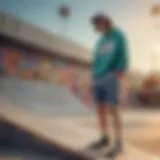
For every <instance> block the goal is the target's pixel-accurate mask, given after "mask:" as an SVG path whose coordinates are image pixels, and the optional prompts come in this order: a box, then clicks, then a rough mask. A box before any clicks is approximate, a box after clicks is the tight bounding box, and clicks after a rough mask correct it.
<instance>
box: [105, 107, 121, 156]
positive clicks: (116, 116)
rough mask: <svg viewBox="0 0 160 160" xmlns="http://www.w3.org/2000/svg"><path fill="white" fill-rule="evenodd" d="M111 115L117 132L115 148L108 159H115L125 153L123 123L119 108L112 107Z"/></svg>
mask: <svg viewBox="0 0 160 160" xmlns="http://www.w3.org/2000/svg"><path fill="white" fill-rule="evenodd" d="M109 112H110V115H111V117H112V119H113V129H114V132H115V137H114V139H115V146H114V148H112V149H111V151H109V152H108V153H107V154H106V156H107V157H115V156H117V155H118V154H119V153H120V152H122V151H123V142H122V140H123V138H122V122H121V117H120V113H119V110H118V108H116V107H115V106H111V108H110V109H109Z"/></svg>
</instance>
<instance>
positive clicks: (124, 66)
mask: <svg viewBox="0 0 160 160" xmlns="http://www.w3.org/2000/svg"><path fill="white" fill-rule="evenodd" d="M119 50H120V54H121V61H120V63H119V65H118V71H117V76H118V77H121V76H122V75H123V74H124V73H125V72H126V71H127V70H128V68H129V48H128V40H127V38H126V36H125V35H124V34H123V33H121V35H120V37H119Z"/></svg>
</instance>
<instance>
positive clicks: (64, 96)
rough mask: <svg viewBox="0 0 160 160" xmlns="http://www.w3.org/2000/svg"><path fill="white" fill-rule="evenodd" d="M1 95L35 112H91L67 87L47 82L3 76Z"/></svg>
mask: <svg viewBox="0 0 160 160" xmlns="http://www.w3.org/2000/svg"><path fill="white" fill-rule="evenodd" d="M0 97H1V98H4V99H7V100H9V101H11V102H12V103H14V104H16V105H18V106H21V107H25V108H26V109H31V110H32V111H33V112H38V113H43V114H48V115H52V116H60V115H63V116H64V115H74V116H75V115H85V114H90V113H91V112H90V111H89V109H88V108H87V107H88V106H84V104H82V103H81V101H80V100H79V99H78V98H76V96H75V95H74V94H72V93H71V91H70V90H69V89H68V88H67V87H65V86H57V85H53V84H49V83H48V84H47V83H46V82H37V81H36V82H33V81H23V80H19V79H17V78H1V79H0Z"/></svg>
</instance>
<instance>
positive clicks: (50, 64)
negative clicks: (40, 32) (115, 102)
mask: <svg viewBox="0 0 160 160" xmlns="http://www.w3.org/2000/svg"><path fill="white" fill-rule="evenodd" d="M89 72H90V71H87V70H86V69H85V68H82V66H79V65H76V64H71V63H68V62H67V61H65V60H61V59H57V58H55V57H50V56H45V55H44V56H42V55H39V54H38V53H32V52H29V51H26V50H23V49H19V48H13V47H9V46H3V45H2V46H0V75H1V76H3V75H5V76H13V75H14V76H17V77H19V78H21V79H23V80H41V81H46V82H47V83H48V82H49V83H52V84H56V85H64V86H67V87H68V88H69V89H70V90H71V91H72V93H73V94H74V95H76V96H78V97H79V98H80V99H81V100H82V102H83V103H85V104H90V103H91V98H90V88H89V86H90V85H89Z"/></svg>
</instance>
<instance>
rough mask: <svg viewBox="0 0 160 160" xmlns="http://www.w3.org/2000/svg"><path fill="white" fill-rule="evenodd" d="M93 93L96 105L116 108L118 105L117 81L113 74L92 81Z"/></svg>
mask: <svg viewBox="0 0 160 160" xmlns="http://www.w3.org/2000/svg"><path fill="white" fill-rule="evenodd" d="M93 92H94V100H95V103H96V104H110V105H113V106H116V105H118V103H119V79H117V77H116V75H115V74H112V75H109V76H106V77H102V78H99V79H97V80H95V81H94V88H93Z"/></svg>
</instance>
